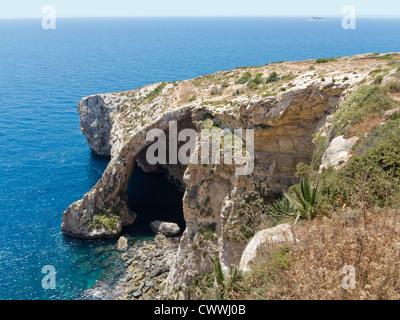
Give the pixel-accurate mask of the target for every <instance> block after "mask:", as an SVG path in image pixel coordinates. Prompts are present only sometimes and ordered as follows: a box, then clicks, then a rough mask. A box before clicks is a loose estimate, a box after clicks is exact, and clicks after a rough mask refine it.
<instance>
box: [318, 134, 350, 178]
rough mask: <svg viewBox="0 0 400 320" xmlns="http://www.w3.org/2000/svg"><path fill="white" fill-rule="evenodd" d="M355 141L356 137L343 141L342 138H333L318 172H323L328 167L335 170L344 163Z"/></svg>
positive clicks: (348, 157)
mask: <svg viewBox="0 0 400 320" xmlns="http://www.w3.org/2000/svg"><path fill="white" fill-rule="evenodd" d="M357 141H358V137H356V136H354V137H351V138H350V139H345V138H344V137H343V136H338V137H336V138H334V139H333V140H332V142H331V143H330V145H329V147H328V149H326V151H325V153H324V155H323V157H322V163H321V166H320V170H324V169H326V168H328V167H329V166H332V167H334V168H336V169H337V168H338V167H339V166H341V165H343V164H344V163H346V161H347V160H349V159H350V157H351V150H352V148H353V146H354V145H355V144H356V143H357Z"/></svg>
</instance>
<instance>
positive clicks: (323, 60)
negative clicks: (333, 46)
mask: <svg viewBox="0 0 400 320" xmlns="http://www.w3.org/2000/svg"><path fill="white" fill-rule="evenodd" d="M333 61H337V59H336V58H334V57H332V58H329V59H326V58H319V59H317V63H327V62H333Z"/></svg>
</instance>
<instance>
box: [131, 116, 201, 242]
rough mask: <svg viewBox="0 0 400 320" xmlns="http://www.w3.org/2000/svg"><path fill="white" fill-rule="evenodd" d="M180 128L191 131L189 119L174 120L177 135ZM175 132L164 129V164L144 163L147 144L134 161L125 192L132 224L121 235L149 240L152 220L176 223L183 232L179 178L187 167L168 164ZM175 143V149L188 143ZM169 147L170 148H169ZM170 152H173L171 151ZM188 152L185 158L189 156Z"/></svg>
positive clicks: (183, 184)
mask: <svg viewBox="0 0 400 320" xmlns="http://www.w3.org/2000/svg"><path fill="white" fill-rule="evenodd" d="M183 129H195V126H194V124H193V121H192V119H191V117H190V116H189V117H184V118H182V119H180V120H179V121H177V127H176V130H177V132H181V130H183ZM177 132H173V131H171V132H170V131H169V130H168V129H166V130H165V134H166V150H167V162H166V164H159V163H156V164H149V162H148V161H147V151H148V149H149V147H151V145H148V146H147V147H146V148H144V149H143V150H142V151H141V152H139V153H138V154H137V156H136V158H135V164H134V168H133V173H132V175H131V178H130V180H129V183H128V187H127V190H126V193H127V200H128V206H129V208H130V209H131V210H132V211H134V212H135V213H136V214H137V217H136V220H135V221H134V222H133V224H132V225H130V226H127V227H125V228H124V232H125V233H126V234H128V235H130V236H134V237H152V236H154V235H155V233H154V231H153V230H152V229H151V227H150V223H151V222H153V221H156V220H158V221H161V222H173V223H176V224H178V226H179V228H180V233H179V234H178V236H180V235H182V234H183V232H184V231H185V229H186V221H185V218H184V215H183V196H184V193H185V190H186V184H185V182H184V179H183V176H184V173H185V171H186V169H187V164H186V165H185V164H182V163H180V162H178V163H176V162H174V161H171V162H170V161H169V156H170V143H169V142H170V137H169V135H170V134H171V133H174V134H176V133H177ZM188 139H189V137H187V139H186V140H184V141H180V140H179V141H178V142H177V147H178V148H177V149H176V152H177V150H179V148H180V147H181V146H182V145H184V144H185V143H187V142H188ZM171 148H172V147H171ZM171 150H175V149H174V148H173V149H171ZM189 155H190V153H189V151H188V152H187V156H189Z"/></svg>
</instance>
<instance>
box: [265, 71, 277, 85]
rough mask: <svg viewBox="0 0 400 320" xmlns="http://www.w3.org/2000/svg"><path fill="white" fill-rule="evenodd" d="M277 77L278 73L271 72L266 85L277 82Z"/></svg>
mask: <svg viewBox="0 0 400 320" xmlns="http://www.w3.org/2000/svg"><path fill="white" fill-rule="evenodd" d="M278 76H279V74H278V73H276V72H275V71H274V72H272V73H271V74H270V75H269V76H268V78H267V81H266V83H271V82H275V81H276V80H277V78H278Z"/></svg>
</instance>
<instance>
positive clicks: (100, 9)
mask: <svg viewBox="0 0 400 320" xmlns="http://www.w3.org/2000/svg"><path fill="white" fill-rule="evenodd" d="M45 5H52V6H53V7H54V8H55V10H56V14H57V17H60V18H61V17H159V16H163V17H165V16H166V17H193V16H235V17H236V16H279V17H283V16H306V17H311V16H322V17H328V16H342V12H341V11H342V7H344V6H346V5H352V6H354V7H355V9H356V13H357V16H359V17H361V16H379V17H393V16H396V17H400V1H399V0H380V1H376V0H330V1H326V0H108V1H104V0H0V19H4V18H6V19H10V18H41V17H43V16H44V14H43V13H42V8H43V6H45Z"/></svg>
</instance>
